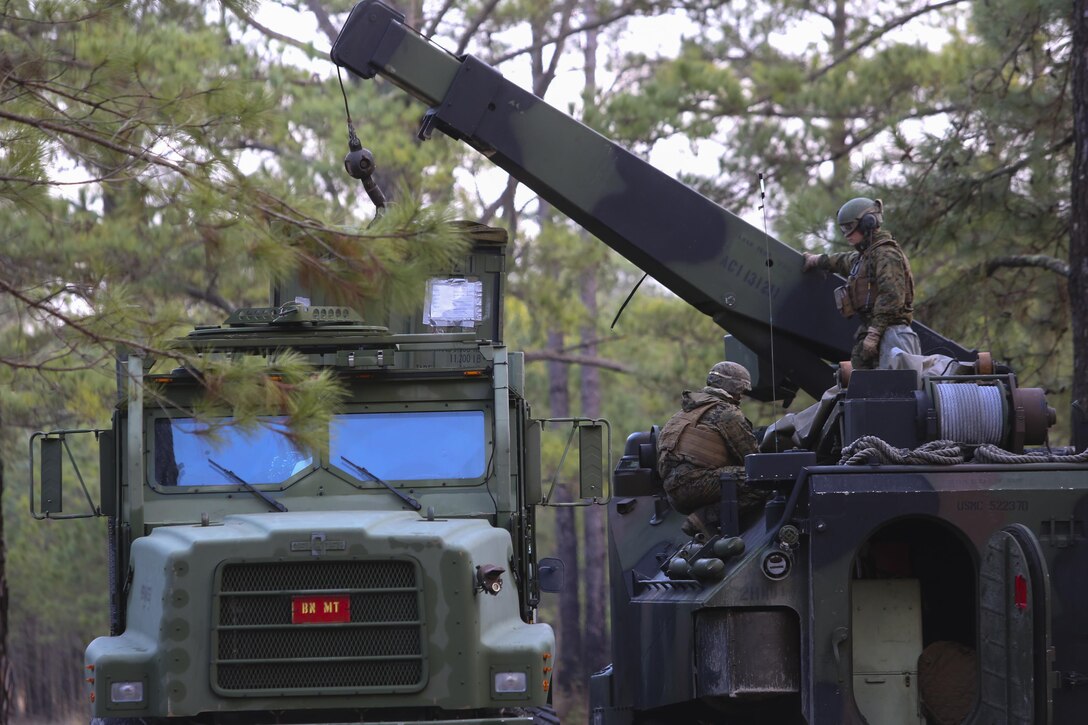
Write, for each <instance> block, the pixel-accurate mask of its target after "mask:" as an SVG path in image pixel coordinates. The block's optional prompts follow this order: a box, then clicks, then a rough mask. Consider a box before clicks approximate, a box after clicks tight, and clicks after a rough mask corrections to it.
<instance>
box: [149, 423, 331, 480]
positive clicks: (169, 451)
mask: <svg viewBox="0 0 1088 725" xmlns="http://www.w3.org/2000/svg"><path fill="white" fill-rule="evenodd" d="M285 430H286V428H285V427H284V425H283V423H282V421H281V420H280V419H276V418H262V419H261V421H260V426H259V427H257V428H254V429H252V430H243V429H241V428H238V427H236V426H234V425H233V419H230V418H227V419H225V420H218V421H216V423H215V425H214V426H212V425H209V424H207V423H203V422H200V421H197V420H195V419H193V418H159V419H158V420H156V421H155V483H157V484H159V485H160V486H234V485H236V483H235V482H234V481H232V480H231V479H230V477H229V476H227V474H225V473H223V472H222V471H220V470H218V469H217V468H216V467H215V466H214V465H212V463H211V461H213V460H214V461H215V462H216V463H218V464H220V465H221V466H223V468H227V469H229V470H231V471H233V472H234V473H235V474H237V476H238V477H239V478H241V479H243V480H244V481H246V482H247V483H251V484H256V485H259V484H269V483H283V482H284V481H286V480H287V479H289V478H291V476H293V475H294V474H296V473H298V472H299V471H301V470H303V469H305V468H307V467H308V466H309V465H310V464H311V463H313V460H314V458H313V454H312V453H309V452H304V451H300V450H298V449H297V448H295V446H294V445H292V443H291V441H290V439H289V438H287V436H285V435H284V434H283V433H284V431H285Z"/></svg>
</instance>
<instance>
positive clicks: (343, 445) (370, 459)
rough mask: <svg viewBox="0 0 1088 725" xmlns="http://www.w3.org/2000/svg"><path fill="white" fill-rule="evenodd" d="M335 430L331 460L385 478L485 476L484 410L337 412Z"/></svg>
mask: <svg viewBox="0 0 1088 725" xmlns="http://www.w3.org/2000/svg"><path fill="white" fill-rule="evenodd" d="M331 433H332V435H331V439H330V443H329V448H330V450H329V460H331V461H332V462H333V463H336V462H338V461H339V460H340V457H341V456H344V457H345V458H348V459H350V460H352V461H355V462H357V463H359V464H360V465H362V466H365V467H366V468H367V470H369V471H370V472H372V473H373V474H374V475H375V476H377V477H378V478H382V479H384V480H386V481H421V480H425V479H444V480H449V479H466V478H472V479H475V478H480V477H481V476H483V475H484V464H485V461H484V451H485V449H486V447H487V446H486V444H487V438H486V437H485V436H484V413H483V411H482V410H450V411H437V412H436V411H414V412H397V413H358V414H348V415H338V416H336V418H335V420H334V421H333V426H332V431H331Z"/></svg>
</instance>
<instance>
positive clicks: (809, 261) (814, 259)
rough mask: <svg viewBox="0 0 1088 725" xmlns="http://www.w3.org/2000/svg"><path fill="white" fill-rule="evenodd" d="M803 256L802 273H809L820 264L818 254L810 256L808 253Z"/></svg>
mask: <svg viewBox="0 0 1088 725" xmlns="http://www.w3.org/2000/svg"><path fill="white" fill-rule="evenodd" d="M804 254H805V264H804V266H802V267H801V271H802V272H808V271H811V270H813V269H816V266H817V265H818V264H819V263H820V255H819V254H811V253H810V252H805V253H804Z"/></svg>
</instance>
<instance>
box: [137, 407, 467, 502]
mask: <svg viewBox="0 0 1088 725" xmlns="http://www.w3.org/2000/svg"><path fill="white" fill-rule="evenodd" d="M260 423H261V424H260V425H259V426H258V427H256V428H253V429H250V430H243V429H241V428H239V427H236V426H234V425H233V419H231V418H226V419H219V420H217V421H216V422H215V425H214V426H213V425H210V424H208V423H203V422H200V421H197V420H196V419H194V418H159V419H157V420H156V421H155V424H154V430H155V441H154V458H155V461H154V480H155V483H156V484H157V485H159V486H234V485H237V484H236V483H235V482H234V481H232V480H231V479H230V477H229V476H227V475H226V474H224V473H223V472H222V471H220V470H218V469H217V468H216V467H215V466H213V465H212V464H211V463H210V462H209V461H215V462H216V463H218V464H220V465H221V466H222V467H223V468H226V469H228V470H230V471H232V472H233V473H235V474H236V475H237V476H238V477H239V478H241V479H243V480H245V481H246V482H247V483H250V484H253V485H257V486H260V485H275V484H282V483H285V482H286V481H288V480H289V479H290V478H292V477H293V476H295V474H297V473H299V472H301V471H304V470H306V469H307V468H309V467H310V466H312V465H313V463H314V459H315V455H314V453H313V452H312V451H302V450H299V449H298V448H296V447H295V446H294V445H293V444H292V442H291V440H290V439H289V438H288V437H287V436H286V435H284V432H285V431H286V427H285V426H284V424H283V421H282V419H279V418H262V419H261V420H260ZM329 446H330V450H329V460H330V461H331V462H332V463H333V464H334V465H336V466H337V467H339V468H341V469H342V470H344V471H346V472H347V473H348V474H350V475H352V476H354V477H358V476H357V475H356V473H355V471H353V470H349V469H347V468H345V467H344V466H342V465H341V464H340V459H341V456H344V457H346V458H348V459H350V460H352V461H355V462H357V463H358V464H359V465H362V466H365V467H366V469H367V470H368V471H370V472H371V473H372V474H373V475H374V476H377V477H378V478H381V479H383V480H385V481H422V480H440V481H443V482H445V481H453V480H462V481H464V480H465V479H472V480H478V479H480V478H481V477H483V475H484V467H485V465H486V460H485V458H486V450H487V446H488V438H487V436H486V435H485V419H484V413H483V411H481V410H454V411H398V412H395V413H346V414H341V415H337V416H334V417H333V419H332V422H331V424H330V430H329Z"/></svg>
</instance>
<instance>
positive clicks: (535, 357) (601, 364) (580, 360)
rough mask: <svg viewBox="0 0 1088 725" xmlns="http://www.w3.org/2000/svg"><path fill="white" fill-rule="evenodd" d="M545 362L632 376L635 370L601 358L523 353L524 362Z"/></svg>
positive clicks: (545, 352)
mask: <svg viewBox="0 0 1088 725" xmlns="http://www.w3.org/2000/svg"><path fill="white" fill-rule="evenodd" d="M541 360H547V361H550V362H558V363H564V364H566V365H589V366H592V367H595V368H601V369H603V370H612V371H613V372H617V373H625V374H627V375H634V374H635V372H636V371H635V369H634V368H632V367H631V366H629V365H626V364H624V363H621V362H619V361H617V360H609V359H608V358H602V357H591V356H588V355H568V354H566V353H561V352H555V351H554V350H530V351H527V352H526V353H525V362H536V361H541Z"/></svg>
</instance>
